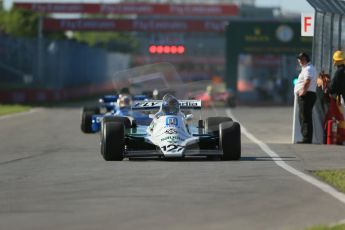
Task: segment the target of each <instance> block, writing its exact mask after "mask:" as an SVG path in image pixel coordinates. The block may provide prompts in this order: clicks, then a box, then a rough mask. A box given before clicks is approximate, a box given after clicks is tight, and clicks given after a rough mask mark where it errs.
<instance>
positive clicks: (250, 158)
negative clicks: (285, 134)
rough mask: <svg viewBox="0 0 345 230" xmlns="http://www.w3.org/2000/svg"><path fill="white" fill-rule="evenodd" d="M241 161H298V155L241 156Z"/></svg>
mask: <svg viewBox="0 0 345 230" xmlns="http://www.w3.org/2000/svg"><path fill="white" fill-rule="evenodd" d="M240 161H298V159H297V158H296V157H269V156H263V157H241V159H240Z"/></svg>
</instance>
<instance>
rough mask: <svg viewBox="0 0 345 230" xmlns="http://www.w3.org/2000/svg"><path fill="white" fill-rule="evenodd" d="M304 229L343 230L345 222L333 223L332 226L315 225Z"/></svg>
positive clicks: (344, 229)
mask: <svg viewBox="0 0 345 230" xmlns="http://www.w3.org/2000/svg"><path fill="white" fill-rule="evenodd" d="M306 230H345V224H339V225H334V226H331V227H329V226H324V225H320V226H315V227H311V228H307V229H306Z"/></svg>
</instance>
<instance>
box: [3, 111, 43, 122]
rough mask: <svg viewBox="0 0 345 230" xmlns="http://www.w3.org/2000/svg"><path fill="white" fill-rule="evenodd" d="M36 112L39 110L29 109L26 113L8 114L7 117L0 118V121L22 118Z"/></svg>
mask: <svg viewBox="0 0 345 230" xmlns="http://www.w3.org/2000/svg"><path fill="white" fill-rule="evenodd" d="M37 111H39V109H30V110H29V111H27V112H21V113H14V114H8V115H4V116H0V121H1V120H5V119H9V118H14V117H21V116H24V115H28V114H32V113H36V112H37Z"/></svg>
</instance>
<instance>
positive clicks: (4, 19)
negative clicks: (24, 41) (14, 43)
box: [0, 8, 40, 37]
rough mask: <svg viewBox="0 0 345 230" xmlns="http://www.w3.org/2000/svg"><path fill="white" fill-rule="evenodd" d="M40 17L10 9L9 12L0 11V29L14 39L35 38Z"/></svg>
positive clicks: (27, 11) (24, 11)
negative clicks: (14, 37)
mask: <svg viewBox="0 0 345 230" xmlns="http://www.w3.org/2000/svg"><path fill="white" fill-rule="evenodd" d="M39 17H40V15H39V14H38V13H35V12H32V11H29V10H25V9H15V8H12V9H11V10H10V11H3V10H1V11H0V27H1V28H2V30H3V31H4V32H5V33H7V34H9V35H13V36H16V37H35V36H37V27H38V21H39Z"/></svg>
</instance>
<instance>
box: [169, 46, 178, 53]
mask: <svg viewBox="0 0 345 230" xmlns="http://www.w3.org/2000/svg"><path fill="white" fill-rule="evenodd" d="M170 52H171V53H172V54H176V53H177V47H176V46H171V48H170Z"/></svg>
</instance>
